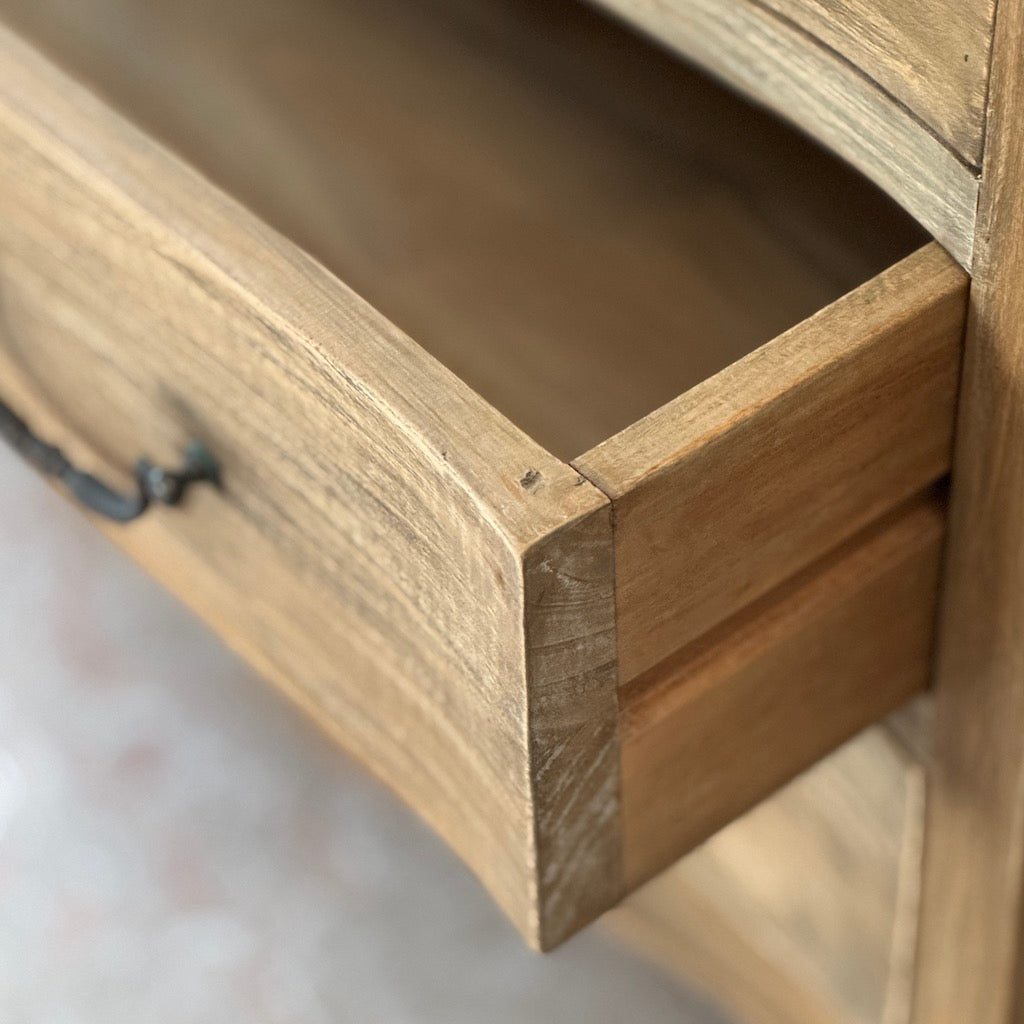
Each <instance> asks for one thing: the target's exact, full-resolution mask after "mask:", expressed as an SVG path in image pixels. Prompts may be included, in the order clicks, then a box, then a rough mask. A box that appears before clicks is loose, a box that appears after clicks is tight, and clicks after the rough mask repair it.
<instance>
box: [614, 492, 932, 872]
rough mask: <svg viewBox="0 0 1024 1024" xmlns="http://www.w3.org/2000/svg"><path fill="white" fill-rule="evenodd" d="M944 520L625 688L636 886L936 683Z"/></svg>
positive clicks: (846, 563)
mask: <svg viewBox="0 0 1024 1024" xmlns="http://www.w3.org/2000/svg"><path fill="white" fill-rule="evenodd" d="M943 521H944V510H943V506H942V504H941V503H940V502H938V501H937V500H936V499H935V498H934V497H931V496H929V497H925V498H921V499H918V500H915V501H914V502H913V503H912V504H911V505H910V506H909V507H908V508H907V509H906V510H904V511H901V512H900V513H897V514H895V517H894V518H893V519H892V521H887V522H885V523H881V524H877V525H875V526H873V527H872V528H871V529H870V530H869V531H867V532H866V533H865V534H864V535H863V536H861V537H859V538H857V539H856V541H854V542H851V543H850V544H849V545H848V546H847V547H845V548H843V549H841V550H839V551H837V552H834V553H833V554H832V555H831V556H829V557H828V558H827V559H826V560H824V561H823V562H822V563H820V564H818V565H816V566H814V567H813V568H812V569H810V570H808V571H806V572H805V573H802V574H801V575H799V576H798V577H796V578H795V579H794V580H792V581H790V582H789V583H788V584H787V585H786V586H784V587H782V588H780V590H779V591H778V592H777V593H774V594H772V595H771V596H770V597H769V598H767V599H765V600H763V601H761V602H759V603H757V604H755V605H754V606H752V607H751V608H749V609H747V610H746V611H744V612H743V614H742V615H741V616H737V617H736V618H735V619H733V620H730V621H729V622H727V623H725V624H723V626H722V627H721V628H720V629H719V630H716V631H713V632H712V633H710V634H708V635H707V636H705V637H702V638H701V639H700V640H698V641H697V642H695V643H694V644H692V645H691V646H689V647H687V648H684V649H683V650H682V651H680V652H679V653H678V654H677V655H675V656H674V657H673V658H671V659H669V660H668V661H667V662H666V663H665V664H664V665H662V666H659V667H658V668H657V669H655V670H652V672H651V673H649V674H648V675H646V676H643V677H641V678H640V679H638V680H636V681H634V682H633V683H631V684H629V685H628V686H626V687H625V688H624V689H622V690H621V692H620V702H621V705H622V724H621V735H622V817H623V844H624V845H623V859H624V864H625V876H626V884H627V886H628V887H630V888H632V887H635V886H637V885H639V884H640V883H641V882H643V881H646V880H647V879H648V878H650V877H651V876H652V875H654V874H655V873H656V872H658V871H660V870H662V869H663V868H665V867H666V866H667V865H668V864H671V863H672V862H673V861H674V860H676V859H677V858H678V857H679V856H681V855H682V854H684V853H686V852H687V851H689V850H691V849H693V848H694V847H695V846H696V845H697V844H698V843H700V842H702V841H703V840H705V839H706V838H707V837H708V836H709V835H711V834H712V833H714V832H715V831H716V830H717V829H719V828H721V827H722V826H724V825H726V824H727V823H728V822H729V821H731V820H732V819H733V818H736V817H737V816H738V815H739V814H741V813H742V812H743V811H745V810H747V809H748V808H749V807H751V806H753V804H755V803H756V802H757V801H758V800H760V799H762V798H763V797H765V796H766V795H767V794H768V793H770V792H772V791H773V790H774V789H776V788H777V787H778V786H780V785H782V784H783V783H784V782H787V781H788V780H789V779H791V778H792V777H793V776H794V775H796V774H797V773H798V772H800V771H802V770H803V769H804V768H806V767H807V766H808V765H810V764H812V763H813V762H814V761H815V760H817V759H818V758H820V757H822V756H823V755H824V754H826V753H828V751H829V750H832V749H834V748H835V747H836V746H838V745H839V744H840V743H841V742H843V741H844V740H846V739H848V738H849V737H850V736H852V735H853V734H854V733H855V732H857V731H858V730H859V729H861V728H864V727H865V726H866V725H869V724H870V723H872V722H875V721H877V720H879V719H880V718H882V717H883V716H884V715H885V714H887V713H888V712H890V711H892V710H893V709H894V708H896V707H898V706H899V705H900V704H902V703H903V702H904V701H906V700H907V699H908V698H909V697H910V696H911V695H912V694H913V693H915V692H917V691H919V690H921V689H922V688H923V687H924V686H925V685H926V683H927V681H928V676H929V670H930V667H931V665H930V652H931V642H932V632H933V631H932V626H933V620H934V617H935V609H936V602H937V596H938V585H939V559H940V552H941V539H942V532H943Z"/></svg>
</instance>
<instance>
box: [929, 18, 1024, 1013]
mask: <svg viewBox="0 0 1024 1024" xmlns="http://www.w3.org/2000/svg"><path fill="white" fill-rule="evenodd" d="M1022 120H1024V5H1021V4H1019V3H1010V2H1002V3H1000V4H999V11H998V17H997V24H996V36H995V43H994V60H993V72H992V86H991V109H990V112H989V128H988V135H987V141H986V146H985V165H984V176H983V188H982V196H981V207H980V211H979V225H980V231H979V235H978V238H979V245H978V249H977V256H976V261H975V266H974V280H973V284H972V287H971V304H970V314H969V326H968V333H967V347H966V352H965V358H964V384H963V391H962V397H961V403H960V412H959V427H958V433H957V447H956V455H955V459H954V464H953V469H954V475H953V481H954V487H953V503H952V508H951V520H950V538H949V553H948V566H947V572H946V587H945V594H944V601H943V609H942V616H941V629H940V632H939V644H938V659H937V671H936V687H937V716H936V717H937V721H936V744H935V762H934V771H933V773H932V776H931V779H930V783H931V787H930V793H929V815H928V834H927V846H926V851H925V876H924V882H925V887H924V904H923V907H922V943H921V951H920V958H919V974H918V1001H917V1006H916V1016H915V1020H916V1021H917V1022H919V1024H967V1022H969V1024H1009V1022H1020V1021H1024V968H1022V963H1024V944H1022V941H1021V938H1022V936H1021V931H1022V927H1024V892H1022V882H1024V630H1022V623H1024V334H1022V330H1024V327H1022V325H1024V192H1022V190H1021V178H1022V175H1024V133H1022V132H1021V123H1022Z"/></svg>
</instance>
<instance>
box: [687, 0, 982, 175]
mask: <svg viewBox="0 0 1024 1024" xmlns="http://www.w3.org/2000/svg"><path fill="white" fill-rule="evenodd" d="M680 2H684V0H680ZM765 2H766V4H767V6H768V7H771V8H772V9H773V10H776V11H778V12H779V13H780V14H782V15H784V16H785V17H787V18H789V19H790V20H791V21H793V22H794V23H795V24H797V25H800V26H801V27H803V28H804V29H806V30H807V31H808V32H810V33H811V34H812V35H813V36H814V37H815V38H817V39H819V40H821V41H822V42H823V43H825V45H827V46H829V47H831V48H832V49H833V50H835V51H836V52H837V53H839V54H841V55H842V56H843V57H844V58H846V59H847V60H849V61H851V62H852V63H853V64H854V65H856V66H857V67H858V68H859V69H860V70H861V71H863V72H864V74H865V75H866V76H867V77H868V78H870V79H871V80H872V81H873V82H877V83H878V85H879V86H881V88H883V89H884V90H885V91H886V92H888V93H889V94H890V95H891V96H892V97H893V98H894V99H896V100H898V101H899V102H900V103H902V104H903V106H905V107H907V108H908V109H909V110H910V111H912V112H913V113H914V114H915V115H916V116H917V117H919V118H920V119H921V120H922V121H923V122H924V123H925V124H926V125H928V127H929V128H931V129H932V130H933V131H934V132H935V134H936V135H938V136H939V138H941V139H945V140H946V141H947V142H948V143H949V144H950V145H951V146H952V147H953V148H954V149H955V150H956V151H957V152H958V153H959V154H960V155H961V156H962V157H963V158H964V160H965V161H966V162H967V163H969V164H970V165H971V166H973V167H980V166H981V149H982V139H983V138H984V134H985V95H986V90H987V88H988V69H989V56H990V51H991V45H992V26H993V22H994V20H995V0H915V2H914V3H907V2H906V0H765Z"/></svg>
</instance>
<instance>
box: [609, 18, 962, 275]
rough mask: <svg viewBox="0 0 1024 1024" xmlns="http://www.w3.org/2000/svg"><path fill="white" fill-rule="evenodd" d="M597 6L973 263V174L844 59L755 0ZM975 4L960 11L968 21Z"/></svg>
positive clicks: (896, 103) (958, 255) (941, 142)
mask: <svg viewBox="0 0 1024 1024" xmlns="http://www.w3.org/2000/svg"><path fill="white" fill-rule="evenodd" d="M598 2H600V3H602V4H603V5H604V6H606V7H608V8H609V9H611V10H613V11H616V12H617V13H618V14H620V15H622V16H623V17H624V18H627V19H628V20H629V21H631V22H633V23H634V24H636V25H638V26H639V27H641V28H643V29H644V30H645V31H647V32H649V33H650V34H651V35H653V36H655V37H656V38H658V39H661V40H663V41H664V42H665V43H667V44H668V45H669V46H671V47H673V48H674V49H676V50H678V51H679V52H681V53H683V54H685V55H686V56H687V57H689V58H690V59H692V60H694V61H696V62H697V63H698V64H700V65H701V66H703V67H705V68H708V69H709V70H710V71H712V72H714V74H716V75H718V76H719V77H721V78H722V79H724V80H725V81H726V82H728V83H730V84H731V85H733V86H735V87H736V88H737V89H740V90H741V91H742V92H744V93H745V94H746V95H748V96H750V97H752V98H753V99H755V100H758V101H759V102H761V103H764V104H766V105H767V106H769V107H771V109H773V110H775V111H776V112H778V113H780V114H782V115H783V116H785V117H787V118H788V119H789V120H791V121H792V122H793V123H794V124H797V125H799V126H800V127H801V128H803V129H804V130H806V131H807V132H809V133H810V134H811V135H812V136H813V137H814V138H816V139H818V140H819V141H820V142H822V143H824V144H825V145H826V146H828V147H829V148H830V149H832V150H834V151H835V152H836V153H838V154H839V155H840V156H842V157H843V158H844V159H846V160H848V161H849V162H850V163H851V164H853V166H854V167H857V168H858V169H859V170H861V171H862V172H863V173H864V174H866V175H867V176H868V177H869V178H871V180H872V181H874V182H875V183H876V184H877V185H879V186H880V187H881V188H883V189H884V190H885V191H886V192H887V193H888V194H889V195H891V196H892V197H893V198H894V199H895V200H896V201H897V202H898V203H899V204H900V205H901V206H903V207H904V209H906V210H908V211H909V212H910V213H911V214H913V216H914V217H916V218H917V219H918V220H919V221H920V222H921V223H922V224H923V225H924V226H925V227H926V228H927V229H928V231H929V232H931V234H932V235H933V236H934V237H935V238H936V239H938V241H940V242H941V243H942V244H943V245H944V246H945V247H946V248H947V249H948V250H949V251H950V252H951V253H952V254H953V256H954V257H955V258H956V259H957V261H958V262H959V263H960V264H961V265H962V266H970V263H971V251H972V246H973V242H974V217H975V207H976V204H977V197H978V183H977V176H976V174H975V171H974V169H973V168H972V167H970V166H968V164H966V163H965V162H964V161H963V160H962V159H961V158H960V157H959V156H958V155H957V154H955V153H954V152H953V150H952V149H951V148H949V147H948V146H947V145H946V143H945V142H943V141H942V140H941V139H940V138H938V137H937V136H935V135H934V134H933V133H932V132H931V130H930V129H929V128H927V127H926V126H925V125H924V124H923V123H922V122H921V121H920V120H919V119H918V116H916V115H915V114H913V113H911V112H910V111H908V110H907V109H906V108H905V107H904V106H903V105H902V104H900V103H898V102H896V101H895V100H894V99H893V97H892V96H891V95H890V94H889V93H887V92H886V91H885V90H883V89H880V88H879V87H878V86H877V85H876V84H875V83H874V82H872V81H871V80H870V79H869V78H868V77H866V76H865V75H864V74H863V73H862V72H861V71H859V70H858V69H857V68H856V67H855V66H854V65H853V64H851V63H849V62H848V61H847V60H846V59H845V58H844V57H843V56H842V55H841V54H837V53H836V52H835V51H834V50H832V49H830V48H829V47H827V46H823V45H821V44H820V43H819V42H818V41H817V40H816V39H814V37H812V36H810V35H809V34H808V33H807V32H805V31H803V30H802V29H801V28H799V27H798V26H796V25H794V24H793V23H792V22H790V21H788V20H787V19H784V18H780V17H779V16H778V15H777V14H775V13H773V12H772V11H771V10H770V9H769V8H767V7H765V6H764V5H763V4H762V3H760V2H752V0H598ZM799 2H803V0H799ZM879 2H880V0H879ZM890 2H892V3H893V4H894V5H895V4H897V3H899V2H900V0H890ZM975 2H976V0H971V2H970V3H968V4H966V5H960V4H957V5H956V7H957V10H958V11H959V10H960V8H961V7H962V6H966V7H967V9H968V11H969V12H970V14H971V16H972V17H973V14H974V11H973V8H974V5H975ZM921 6H922V5H921V4H917V3H915V4H907V5H906V7H907V8H908V9H909V10H912V11H913V12H914V14H917V13H918V12H920V11H921ZM928 6H929V7H931V6H933V4H931V3H930V4H929V5H928ZM924 16H925V17H926V15H924ZM910 17H913V15H910ZM954 23H956V22H955V21H954ZM961 60H962V54H961Z"/></svg>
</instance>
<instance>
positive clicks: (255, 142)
mask: <svg viewBox="0 0 1024 1024" xmlns="http://www.w3.org/2000/svg"><path fill="white" fill-rule="evenodd" d="M0 19H2V20H3V21H4V22H6V25H7V27H5V28H3V29H2V30H0V398H2V399H3V401H4V402H5V403H6V404H8V405H9V406H10V407H11V408H12V409H15V410H16V411H17V412H18V414H19V415H20V416H22V417H23V418H24V419H25V420H26V421H27V422H28V423H29V424H30V425H31V427H32V429H33V430H34V431H35V432H36V433H38V434H39V435H41V436H43V437H46V438H47V439H48V440H50V441H53V442H55V443H58V444H60V445H61V447H62V448H63V449H64V450H65V451H66V452H67V453H68V455H69V456H70V457H72V458H73V459H74V460H75V461H76V463H78V464H80V465H82V466H83V467H84V468H86V469H88V470H90V471H92V472H94V473H96V474H97V475H100V476H102V477H104V478H105V479H107V480H109V481H110V482H111V483H117V484H120V485H121V486H124V487H127V486H128V485H129V483H130V474H131V467H132V465H133V462H134V460H135V459H136V457H138V456H139V455H142V454H145V455H147V456H149V457H151V458H153V459H155V460H158V461H160V462H168V463H173V462H174V461H175V460H176V459H177V458H178V456H179V454H180V451H181V449H182V448H183V446H184V445H185V444H186V443H187V442H188V441H189V440H190V439H198V440H201V441H202V442H204V444H205V445H206V446H207V448H208V449H209V450H210V451H211V452H213V453H214V455H215V456H216V457H217V459H218V460H219V462H220V465H221V470H222V486H221V487H220V488H219V489H214V488H212V487H208V488H205V489H202V488H197V489H195V490H194V491H192V492H190V493H189V496H188V500H187V502H186V503H185V504H184V506H183V507H181V508H174V509H164V508H160V509H154V510H152V511H150V512H147V513H146V515H145V516H143V517H142V518H140V519H139V520H137V521H136V522H133V523H131V524H128V525H111V524H107V523H102V522H99V525H101V526H102V527H103V528H104V529H106V530H107V532H108V533H109V535H110V536H111V537H112V538H113V539H114V540H115V541H116V542H117V543H118V544H120V545H121V546H122V547H124V548H125V549H126V550H127V551H129V552H130V553H131V554H132V555H133V557H135V558H136V559H138V560H139V561H140V562H141V563H142V564H143V565H145V566H146V567H147V568H148V569H149V570H150V571H151V572H152V573H153V574H154V575H155V576H156V577H157V578H159V579H160V580H162V581H163V582H164V583H165V584H166V585H167V586H168V587H170V588H171V589H172V590H174V591H175V592H176V593H177V594H179V595H180V596H181V597H182V599H183V600H185V601H186V602H187V603H188V604H189V605H190V606H191V607H192V608H194V609H195V610H196V611H197V612H198V614H200V615H201V616H202V617H203V618H204V619H206V620H207V621H208V622H209V623H210V624H211V625H212V626H213V627H214V628H215V629H216V630H217V631H218V632H219V633H221V635H223V636H224V638H225V639H226V640H227V641H228V643H230V644H231V645H232V646H234V647H235V648H236V649H237V650H239V651H240V652H241V653H242V654H243V655H244V656H245V657H246V658H248V660H249V661H250V662H251V663H252V664H253V665H254V666H255V667H256V668H257V669H258V670H259V671H260V672H261V673H263V674H264V675H265V676H267V677H268V678H269V679H271V680H273V681H274V682H275V683H277V684H278V685H279V686H280V687H281V688H282V689H283V690H284V691H285V692H286V693H288V694H289V695H290V696H291V697H292V698H293V699H294V700H296V701H297V702H298V703H299V704H300V705H302V706H303V707H305V708H306V709H308V710H309V711H311V712H312V713H313V714H314V715H315V716H316V717H317V719H318V720H319V721H320V722H321V723H322V724H323V725H324V726H325V727H326V728H327V729H329V730H330V731H331V732H332V734H333V735H335V736H336V737H337V738H338V740H339V741H340V743H341V744H342V745H343V746H344V747H345V748H346V749H347V750H349V751H350V752H351V753H353V754H354V755H355V756H357V757H358V758H359V759H360V760H362V761H363V762H364V763H365V764H366V765H368V766H369V767H370V768H371V769H372V770H373V771H374V772H376V773H377V774H378V775H379V776H380V777H381V778H383V779H384V780H386V781H387V782H388V783H389V784H390V785H391V786H392V787H393V788H394V789H395V790H396V791H397V792H398V793H400V794H401V795H402V796H403V797H404V798H405V800H406V801H407V802H408V803H409V804H410V805H411V806H412V807H414V808H415V809H416V810H417V811H418V812H419V813H420V814H421V815H423V816H424V818H426V820H427V821H429V822H430V823H431V824H432V825H433V826H434V827H435V828H436V829H437V830H438V831H439V832H440V833H441V834H442V835H443V836H444V837H445V838H446V839H447V841H448V842H449V843H450V844H451V845H452V846H453V847H454V848H455V849H456V850H457V851H458V852H459V854H460V855H461V856H462V857H463V858H464V859H465V860H466V862H467V863H468V864H469V865H470V866H471V867H472V869H473V870H474V871H475V872H476V873H477V874H478V875H479V876H480V878H481V879H482V881H483V882H484V883H485V884H486V885H487V887H488V888H489V890H490V891H491V892H492V893H493V895H494V896H495V898H496V899H497V900H498V902H499V903H500V904H501V906H502V907H503V908H504V909H505V910H506V912H507V913H508V914H509V916H510V917H511V918H512V920H513V921H514V922H515V923H516V924H517V926H518V927H519V928H520V929H521V930H522V932H523V934H524V935H525V936H526V937H527V938H528V939H529V940H530V941H531V942H532V943H534V944H535V945H537V946H540V947H542V948H547V947H550V946H552V945H554V944H556V943H557V942H559V941H561V940H562V939H564V938H565V937H566V936H567V935H569V934H571V933H572V932H573V931H574V930H575V929H577V928H579V927H580V926H582V925H583V924H585V923H587V922H588V921H590V920H591V919H593V918H594V917H595V916H597V915H598V914H600V913H601V912H602V911H604V910H606V909H607V908H609V907H610V906H612V905H614V904H615V903H616V902H618V901H619V900H620V899H621V898H622V896H623V895H624V894H625V893H626V892H627V891H628V890H630V889H631V888H633V887H635V886H637V885H639V884H640V883H641V882H642V881H644V880H645V879H646V878H648V877H650V876H651V875H652V874H654V873H655V872H657V871H658V870H660V869H661V868H662V867H665V866H666V865H667V864H669V863H670V862H671V861H672V860H674V859H675V858H677V857H679V856H681V855H682V854H683V853H685V852H686V851H687V850H689V849H691V848H692V847H693V846H694V845H696V844H697V843H699V842H701V841H702V840H703V839H705V838H706V837H707V836H708V835H710V834H711V833H712V832H714V831H715V830H716V829H718V828H719V827H721V826H722V825H724V824H726V823H727V822H728V821H729V820H731V819H732V818H734V817H736V816H737V815H739V814H741V813H742V812H743V811H745V810H746V809H748V808H749V807H751V806H752V805H753V804H754V803H756V802H757V801H758V800H759V799H760V798H761V797H763V796H765V795H766V794H767V793H769V792H770V791H772V790H773V789H775V788H776V787H778V786H779V785H781V784H782V783H784V782H785V781H787V780H788V779H790V778H792V777H793V776H794V775H795V774H796V773H797V772H799V771H800V770H802V769H803V768H804V767H806V766H807V765H809V764H811V763H812V762H813V761H815V760H816V759H818V758H819V757H821V756H823V755H824V754H825V753H827V752H828V751H830V750H832V749H833V748H835V747H836V746H837V745H839V744H840V743H842V742H843V741H844V740H845V739H847V738H848V737H849V736H851V735H852V734H853V733H855V732H856V731H857V730H859V729H860V728H862V727H863V726H865V725H867V724H869V723H871V722H873V721H876V720H877V719H878V718H880V717H881V716H882V715H884V714H885V713H887V712H888V711H890V710H891V709H893V708H894V707H896V706H898V705H899V704H900V703H902V702H903V701H904V700H906V699H907V698H908V697H909V696H910V695H912V694H913V693H915V692H917V691H918V690H920V689H921V688H922V687H923V686H924V685H925V683H926V681H927V673H928V660H929V651H930V642H931V626H932V619H933V615H934V606H935V599H936V591H937V586H938V566H939V557H940V548H941V539H942V532H943V527H944V497H943V479H944V477H945V474H946V473H947V471H948V468H949V459H950V447H951V438H952V431H953V415H954V406H955V399H956V388H957V380H958V373H959V356H960V340H961V333H962V328H963V318H964V307H965V298H966V277H965V275H964V274H963V273H962V271H960V270H959V269H958V268H957V266H956V264H955V263H954V261H953V260H952V259H951V258H950V257H949V256H947V255H946V253H945V252H944V251H943V250H942V249H940V248H939V247H938V245H936V244H935V243H928V244H925V243H926V238H925V236H923V235H922V234H921V233H920V231H919V229H918V228H917V227H916V226H914V225H913V224H912V223H911V222H910V221H909V220H908V219H907V218H906V217H905V216H904V215H903V214H902V213H901V212H900V211H899V210H898V209H897V208H896V207H895V206H894V205H893V204H892V203H891V202H890V201H889V200H887V199H886V198H885V197H884V196H882V195H881V194H880V193H878V192H876V191H875V190H874V189H873V188H872V187H871V186H869V185H868V184H867V183H866V182H865V181H863V180H862V179H860V178H859V177H857V176H856V175H855V174H854V173H853V172H852V171H850V170H848V169H846V168H845V167H844V166H842V165H840V164H839V163H838V162H836V161H834V160H833V159H832V158H830V157H828V156H826V155H824V154H823V153H822V152H821V151H819V150H818V149H816V148H815V147H814V146H813V145H812V144H811V143H809V142H807V141H805V140H803V139H801V138H799V137H797V136H796V135H794V134H793V133H791V132H790V131H789V130H788V129H786V128H784V127H782V126H781V125H779V124H778V123H776V122H774V121H772V120H771V119H770V118H769V117H767V116H766V115H765V114H763V113H760V112H757V111H755V110H753V109H751V108H749V107H748V106H746V105H745V103H743V102H742V101H740V100H738V99H737V98H735V97H734V96H732V95H731V94H729V93H727V92H725V91H723V90H721V89H720V88H719V87H717V86H715V85H713V84H712V83H710V82H708V81H707V80H705V79H704V78H703V77H701V76H700V75H699V74H697V73H695V72H694V71H692V70H689V69H687V68H685V67H683V66H682V65H680V64H678V63H676V61H675V60H674V59H673V58H671V57H670V56H668V55H667V54H665V53H662V52H661V51H659V50H657V49H655V48H653V47H651V46H650V45H649V44H647V43H645V42H644V41H643V40H642V39H641V38H640V37H638V36H634V35H633V34H631V33H630V32H629V31H628V30H626V29H625V28H623V27H621V26H618V25H616V24H614V23H612V22H611V21H609V20H607V19H606V18H604V17H603V16H602V15H600V14H598V13H597V12H595V11H592V10H588V9H586V8H583V7H580V6H578V5H575V4H571V3H562V2H557V3H550V4H545V5H536V4H526V3H518V2H514V0H487V2H478V0H473V2H469V0H433V2H430V3H414V2H412V0H389V2H387V3H383V4H373V5H368V4H359V3H354V2H353V3H346V2H343V0H333V2H332V3H329V4H327V3H323V2H321V0H290V2H287V3H286V2H284V0H279V2H271V0H209V2H207V3H205V4H203V5H198V6H197V5H182V4H178V3H172V2H170V0H158V2H154V3H149V4H144V5H143V4H138V3H134V2H130V0H80V2H79V3H76V4H73V5H71V4H66V3H62V2H57V0H32V2H31V3H28V2H24V0H0ZM44 54H45V56H44Z"/></svg>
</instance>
